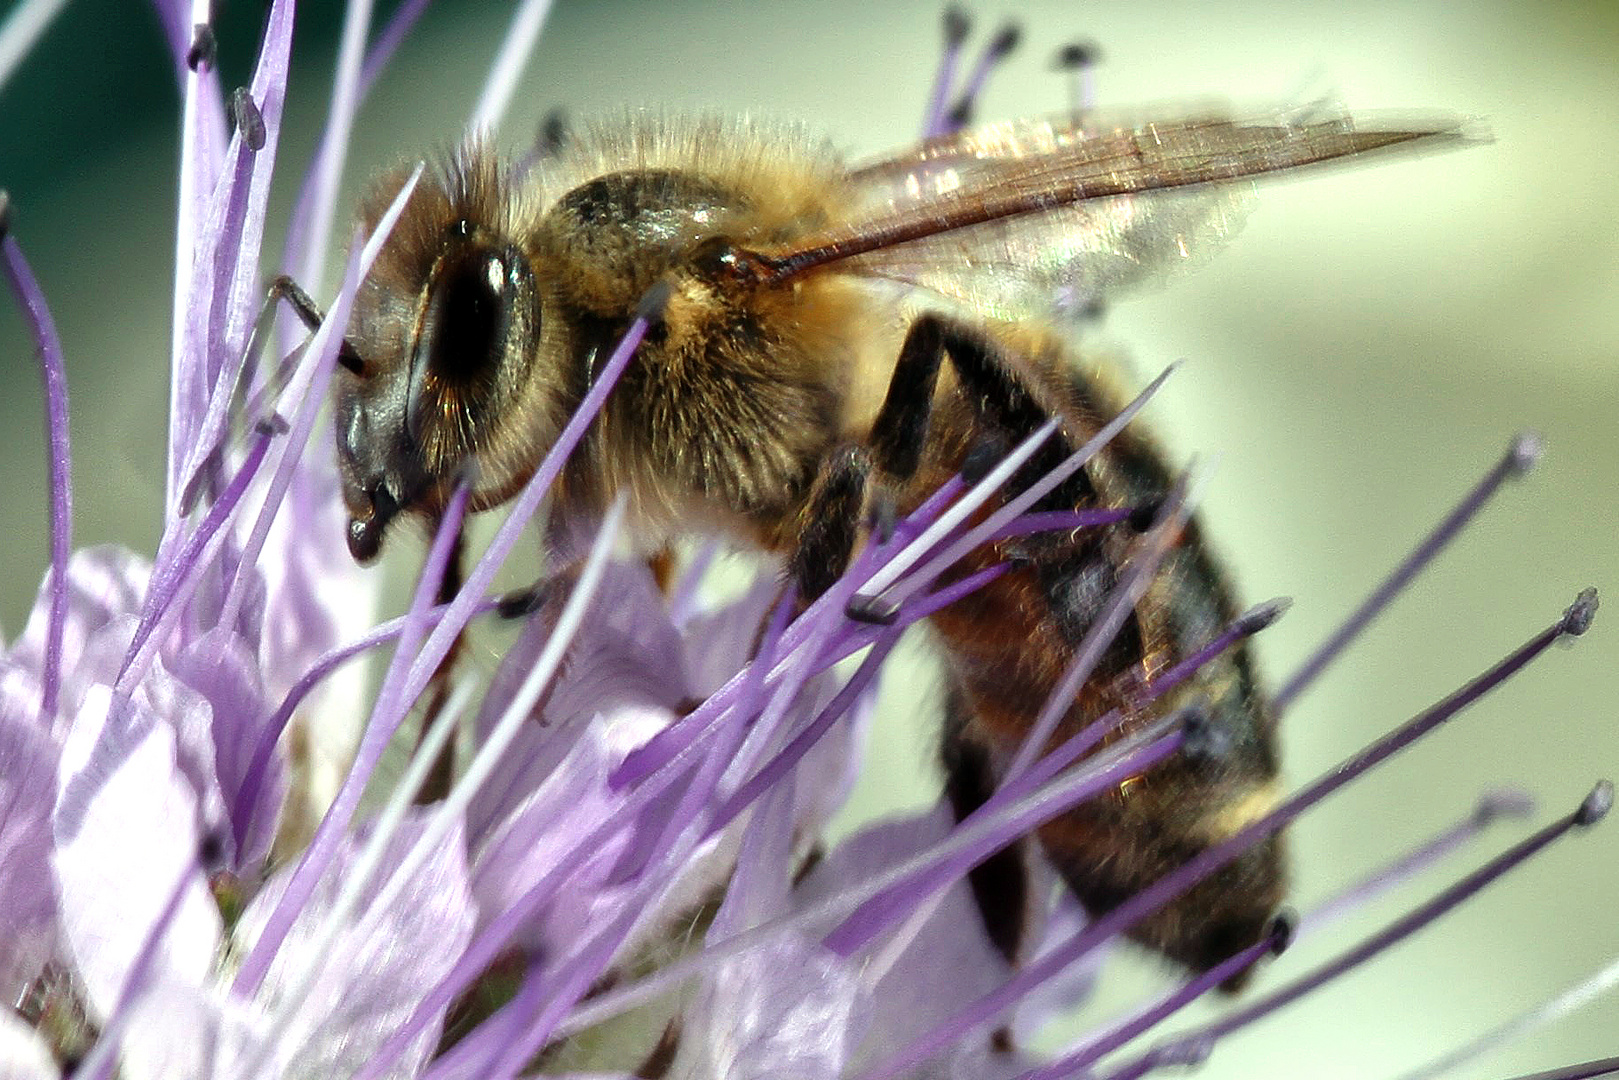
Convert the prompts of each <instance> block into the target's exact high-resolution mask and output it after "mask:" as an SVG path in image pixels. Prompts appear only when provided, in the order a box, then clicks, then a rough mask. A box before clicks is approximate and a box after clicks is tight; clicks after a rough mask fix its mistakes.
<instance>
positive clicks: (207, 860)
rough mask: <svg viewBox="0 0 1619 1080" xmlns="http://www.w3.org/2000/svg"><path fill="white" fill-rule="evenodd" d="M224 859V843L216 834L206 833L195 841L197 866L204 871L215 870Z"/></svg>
mask: <svg viewBox="0 0 1619 1080" xmlns="http://www.w3.org/2000/svg"><path fill="white" fill-rule="evenodd" d="M224 859H225V841H224V838H223V837H221V836H220V835H219V834H218V833H216V832H206V833H204V834H203V835H202V838H201V839H200V840H198V841H197V865H198V866H201V867H202V868H203V869H204V870H209V871H212V870H215V869H217V868H218V867H219V865H220V863H222V862H223V861H224Z"/></svg>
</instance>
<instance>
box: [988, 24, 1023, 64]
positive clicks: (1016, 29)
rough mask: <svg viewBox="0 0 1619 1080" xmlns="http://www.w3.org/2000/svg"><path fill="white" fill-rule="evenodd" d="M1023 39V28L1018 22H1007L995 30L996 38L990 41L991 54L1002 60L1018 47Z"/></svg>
mask: <svg viewBox="0 0 1619 1080" xmlns="http://www.w3.org/2000/svg"><path fill="white" fill-rule="evenodd" d="M1022 40H1023V28H1022V27H1020V26H1018V24H1017V23H1007V24H1006V25H1005V26H1003V27H1001V28H1000V29H999V30H997V31H996V32H995V38H994V40H992V41H991V42H990V43H989V55H990V56H991V57H993V58H994V59H996V60H1000V59H1002V58H1003V57H1005V56H1006V55H1007V54H1009V53H1010V52H1011V51H1012V50H1013V49H1015V48H1017V47H1018V42H1019V41H1022Z"/></svg>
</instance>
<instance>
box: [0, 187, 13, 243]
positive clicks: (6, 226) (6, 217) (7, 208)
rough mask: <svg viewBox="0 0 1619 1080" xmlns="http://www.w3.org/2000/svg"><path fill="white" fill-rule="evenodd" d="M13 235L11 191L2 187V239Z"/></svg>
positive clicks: (0, 214) (0, 200)
mask: <svg viewBox="0 0 1619 1080" xmlns="http://www.w3.org/2000/svg"><path fill="white" fill-rule="evenodd" d="M10 235H11V193H10V192H8V191H7V190H6V189H5V188H0V240H4V239H5V238H6V237H8V236H10Z"/></svg>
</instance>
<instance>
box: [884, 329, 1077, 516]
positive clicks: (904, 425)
mask: <svg viewBox="0 0 1619 1080" xmlns="http://www.w3.org/2000/svg"><path fill="white" fill-rule="evenodd" d="M946 359H948V360H949V361H950V366H951V368H952V369H953V370H954V372H955V375H956V380H957V381H958V382H959V383H960V384H961V391H962V394H963V396H964V398H965V399H966V400H967V402H969V403H970V406H971V408H972V409H973V411H974V413H975V414H976V417H975V420H976V422H975V425H974V429H975V433H976V437H977V440H978V442H977V444H975V445H974V446H972V447H970V448H969V450H968V454H967V460H966V462H964V464H963V468H964V471H966V472H967V473H969V474H971V473H973V472H975V471H980V468H982V469H987V468H988V467H989V465H991V464H992V463H993V458H994V457H995V456H998V455H999V453H1004V452H1006V451H1008V450H1010V449H1011V448H1012V446H1013V445H1015V444H1016V443H1017V442H1019V441H1021V440H1023V439H1025V438H1027V437H1028V436H1030V435H1032V434H1034V433H1035V432H1036V431H1038V430H1039V429H1040V427H1041V426H1042V425H1043V424H1045V423H1046V421H1048V420H1050V419H1051V417H1052V416H1053V415H1054V414H1056V413H1057V412H1058V411H1059V410H1060V409H1061V408H1062V407H1063V402H1061V401H1058V400H1055V399H1053V398H1052V396H1051V393H1050V392H1049V391H1042V389H1041V387H1040V386H1039V380H1036V379H1033V378H1031V377H1030V375H1029V374H1026V373H1025V372H1024V371H1023V370H1022V369H1021V368H1020V367H1019V366H1018V365H1017V363H1016V361H1015V360H1014V359H1012V358H1011V357H1009V356H1007V355H1006V353H1005V352H1004V350H1003V349H1002V348H1001V347H1000V346H999V345H997V344H996V343H995V342H994V341H992V340H991V339H990V338H989V336H988V335H986V334H985V333H984V332H983V331H982V330H981V329H979V328H977V327H974V326H972V325H970V324H967V323H962V322H958V321H957V320H954V319H950V318H947V317H945V316H943V315H938V314H935V313H931V312H930V313H927V314H923V315H920V316H918V317H917V319H916V321H915V322H913V323H912V324H911V328H910V330H909V331H908V332H907V333H906V335H905V341H904V343H903V344H902V345H901V346H900V352H899V358H898V360H897V361H896V362H895V364H894V374H893V377H892V378H891V379H890V380H889V383H888V393H887V395H886V396H885V397H884V399H883V404H882V408H881V409H880V410H879V411H878V413H877V419H876V420H875V421H874V422H873V423H872V428H871V444H872V456H873V462H874V464H875V467H876V469H877V470H878V472H879V473H880V475H881V476H882V477H883V479H884V480H885V481H886V482H887V483H888V484H890V485H893V486H894V487H897V486H898V485H901V484H903V483H905V482H907V481H909V480H910V479H911V478H912V477H913V476H914V475H915V474H916V471H917V469H918V467H919V466H920V465H921V462H922V456H923V453H924V451H925V449H926V447H927V443H928V435H929V427H930V424H931V421H932V411H933V397H934V390H935V388H936V387H937V385H938V381H939V368H940V367H941V366H942V364H943V363H944V361H945V360H946ZM986 451H987V453H986ZM1071 452H1072V449H1071V447H1070V446H1069V444H1068V440H1067V438H1066V437H1065V436H1064V435H1063V434H1062V433H1061V432H1058V433H1057V434H1056V435H1054V436H1053V437H1052V438H1050V439H1048V440H1047V441H1046V443H1045V445H1043V446H1042V447H1040V449H1039V450H1038V451H1036V453H1035V455H1034V456H1033V457H1032V458H1031V459H1030V460H1029V461H1028V462H1027V463H1026V464H1024V466H1023V467H1022V468H1021V469H1020V470H1019V471H1018V473H1017V475H1016V476H1015V477H1013V480H1012V488H1013V489H1014V490H1016V489H1021V488H1024V487H1027V486H1028V485H1029V484H1031V483H1033V482H1034V481H1035V480H1037V479H1038V478H1039V477H1041V476H1043V475H1045V474H1046V473H1048V472H1050V471H1051V470H1052V469H1054V468H1056V467H1057V465H1059V464H1060V463H1061V462H1062V460H1063V459H1064V458H1066V457H1067V456H1068V455H1069V454H1070V453H1071ZM1094 496H1095V492H1094V490H1093V489H1092V488H1091V485H1090V482H1089V480H1088V479H1087V478H1086V477H1085V474H1084V471H1083V470H1080V471H1077V472H1075V473H1074V475H1073V476H1071V477H1069V478H1068V480H1066V481H1064V482H1063V483H1062V484H1061V485H1059V486H1058V487H1057V488H1056V489H1055V490H1054V491H1052V492H1051V493H1050V494H1048V495H1046V496H1045V497H1044V498H1043V499H1042V500H1041V501H1040V504H1039V505H1038V506H1037V507H1035V509H1045V508H1047V507H1057V506H1066V507H1072V506H1074V505H1076V504H1077V503H1078V502H1079V501H1080V500H1082V499H1086V498H1094Z"/></svg>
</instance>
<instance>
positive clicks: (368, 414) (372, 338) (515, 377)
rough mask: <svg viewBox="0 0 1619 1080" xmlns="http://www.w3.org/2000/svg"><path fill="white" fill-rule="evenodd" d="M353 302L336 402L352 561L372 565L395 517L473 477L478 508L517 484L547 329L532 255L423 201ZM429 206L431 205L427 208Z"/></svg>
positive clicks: (431, 508)
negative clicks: (352, 353)
mask: <svg viewBox="0 0 1619 1080" xmlns="http://www.w3.org/2000/svg"><path fill="white" fill-rule="evenodd" d="M427 194H428V198H427V199H425V200H422V202H423V205H420V206H414V207H412V208H411V210H412V211H413V212H414V215H415V216H414V217H413V218H412V219H411V220H408V221H402V222H401V223H400V226H399V227H400V229H401V231H402V233H401V237H400V239H399V240H398V241H397V242H395V243H393V244H391V245H390V247H389V248H388V249H387V250H386V251H385V252H384V257H385V258H386V259H387V260H388V261H387V264H386V265H385V266H383V267H381V268H380V270H381V272H379V273H378V274H376V275H375V276H374V277H373V278H372V280H371V282H370V283H369V284H368V285H367V287H366V288H365V289H364V290H362V292H361V294H360V296H359V297H358V298H357V301H356V306H355V315H354V319H353V322H352V332H353V337H354V340H356V341H358V342H360V343H362V351H361V363H362V365H363V370H362V371H361V372H360V373H358V374H352V375H345V376H344V377H343V379H342V384H341V386H340V388H339V391H338V394H337V400H336V413H335V421H336V427H337V450H338V462H339V468H340V470H341V473H342V477H343V493H344V500H345V502H346V503H347V506H348V510H349V515H350V524H349V535H348V540H349V549H350V551H351V552H352V553H353V554H354V556H355V558H357V559H360V560H362V561H364V560H369V559H371V558H373V557H374V556H375V555H376V554H377V551H378V549H379V547H380V545H381V541H382V534H383V531H384V530H385V529H386V528H387V526H388V524H389V522H390V521H391V520H392V519H393V518H394V517H395V516H397V515H398V514H400V513H402V512H406V511H417V512H422V513H427V514H431V513H433V512H435V511H436V510H437V509H438V508H440V507H441V506H442V505H443V503H444V500H445V499H447V498H448V497H449V494H450V491H451V489H452V488H453V486H454V484H455V483H456V481H457V480H458V478H460V477H461V476H463V475H466V473H465V472H464V470H468V469H470V470H471V472H470V475H468V479H469V480H470V481H471V483H472V485H473V503H474V505H493V504H494V503H497V502H499V501H500V500H501V499H502V498H504V497H505V496H506V494H507V493H508V492H509V491H510V490H512V488H513V487H514V486H515V485H516V484H517V483H520V482H521V480H522V478H523V477H522V475H521V473H522V469H523V466H524V465H525V463H526V460H525V459H526V455H525V454H523V453H519V452H517V450H516V448H517V447H518V446H523V447H527V446H531V445H532V444H533V443H534V442H535V439H534V432H533V430H532V428H531V425H530V424H529V423H528V422H527V421H526V417H527V416H528V414H527V413H526V412H525V411H524V409H523V405H524V403H525V400H526V399H527V398H528V397H529V396H530V391H529V387H530V386H531V385H532V383H533V380H532V379H531V378H530V375H531V369H532V366H533V364H534V358H535V356H536V353H537V349H538V345H539V343H540V339H541V328H542V325H543V323H544V320H543V319H542V314H541V308H542V305H541V302H540V292H539V289H538V287H537V284H536V280H535V273H534V268H533V264H532V262H531V260H530V257H529V256H528V254H527V253H526V252H525V251H524V250H523V249H522V248H521V247H519V246H518V245H517V244H516V243H514V242H512V240H511V239H510V238H508V237H507V236H505V235H503V234H502V233H501V232H499V231H497V230H494V229H491V228H489V227H487V226H484V225H481V224H479V223H478V222H477V221H475V220H474V219H472V218H471V217H469V216H466V215H465V214H461V213H458V212H456V211H455V208H454V207H453V206H451V205H449V204H448V203H447V202H446V201H445V200H444V198H443V195H442V193H441V192H429V193H427ZM434 196H437V197H434Z"/></svg>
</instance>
